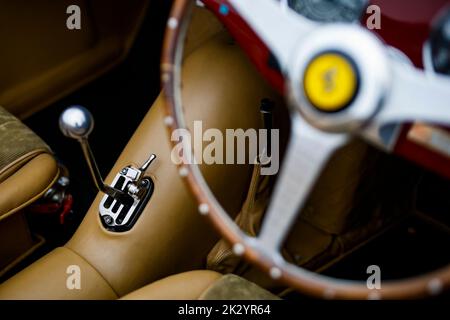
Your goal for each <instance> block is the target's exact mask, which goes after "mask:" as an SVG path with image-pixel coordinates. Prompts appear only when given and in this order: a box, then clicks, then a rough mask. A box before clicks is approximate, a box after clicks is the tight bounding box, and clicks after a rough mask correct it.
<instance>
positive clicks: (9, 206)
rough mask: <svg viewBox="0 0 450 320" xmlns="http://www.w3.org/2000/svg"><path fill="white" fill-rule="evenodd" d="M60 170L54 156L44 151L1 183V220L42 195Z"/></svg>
mask: <svg viewBox="0 0 450 320" xmlns="http://www.w3.org/2000/svg"><path fill="white" fill-rule="evenodd" d="M58 172H59V169H58V166H57V164H56V161H55V159H54V158H53V156H51V155H50V154H48V153H42V154H40V155H38V156H36V157H35V158H33V159H31V160H30V161H29V162H28V163H26V164H25V165H23V166H22V167H21V168H20V169H19V170H18V171H17V172H15V173H14V174H12V175H11V176H9V177H8V178H7V179H6V180H5V181H3V182H2V183H0V220H1V219H4V218H6V217H7V216H9V215H10V214H12V213H14V212H16V211H17V210H19V209H21V208H23V207H25V206H26V205H28V204H29V203H31V202H33V201H35V200H37V199H38V198H39V197H41V196H42V194H43V193H44V192H45V191H46V190H47V189H48V188H49V187H50V186H51V185H52V184H53V183H54V182H55V179H57V177H58Z"/></svg>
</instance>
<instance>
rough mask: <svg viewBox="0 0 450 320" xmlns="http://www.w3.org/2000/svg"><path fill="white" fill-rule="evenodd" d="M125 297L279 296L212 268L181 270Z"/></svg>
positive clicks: (167, 298) (187, 298)
mask: <svg viewBox="0 0 450 320" xmlns="http://www.w3.org/2000/svg"><path fill="white" fill-rule="evenodd" d="M122 299H123V300H277V299H279V298H278V297H277V296H275V295H273V294H272V293H270V292H268V291H266V290H264V289H263V288H261V287H259V286H257V285H256V284H254V283H251V282H250V281H247V280H245V279H243V278H241V277H238V276H236V275H232V274H228V275H222V274H220V273H217V272H214V271H209V270H197V271H189V272H184V273H179V274H176V275H173V276H170V277H167V278H164V279H162V280H159V281H156V282H154V283H152V284H149V285H147V286H145V287H143V288H141V289H138V290H136V291H134V292H131V293H130V294H127V295H126V296H124V297H123V298H122Z"/></svg>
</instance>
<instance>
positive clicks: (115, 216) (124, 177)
mask: <svg viewBox="0 0 450 320" xmlns="http://www.w3.org/2000/svg"><path fill="white" fill-rule="evenodd" d="M59 127H60V129H61V131H62V133H63V134H64V135H65V136H66V137H69V138H72V139H76V140H78V142H79V143H80V145H81V148H82V150H83V154H84V157H85V158H86V162H87V163H88V166H89V170H90V171H91V174H92V178H93V179H94V183H95V186H96V187H97V188H98V190H100V191H101V192H103V193H105V196H103V198H102V200H101V201H100V204H99V214H100V218H101V221H102V224H103V226H104V227H105V228H106V229H108V230H109V231H112V232H124V231H127V230H130V229H131V228H132V227H133V225H134V224H135V223H136V221H137V219H138V218H139V216H140V214H141V213H142V211H143V210H144V208H145V206H146V205H147V202H148V201H149V200H150V197H151V196H152V194H153V190H154V184H153V180H152V179H151V178H150V177H148V176H145V172H146V170H147V168H148V167H149V166H150V165H151V164H152V162H153V161H154V160H155V159H156V155H154V154H151V155H150V157H149V158H148V159H147V160H146V161H145V162H144V164H143V165H142V166H141V167H135V166H133V165H129V166H126V167H124V168H123V169H122V170H121V171H120V172H119V173H117V175H116V176H115V178H114V180H113V182H112V186H109V185H107V184H105V183H104V182H103V179H102V176H101V174H100V171H99V170H98V167H97V163H96V162H95V158H94V155H93V153H92V150H91V148H90V146H89V142H88V136H89V134H90V133H91V132H92V129H94V118H93V117H92V114H91V113H90V112H89V111H88V110H87V109H86V108H84V107H82V106H71V107H69V108H67V109H66V110H64V112H63V113H62V114H61V116H60V118H59Z"/></svg>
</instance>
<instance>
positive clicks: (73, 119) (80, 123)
mask: <svg viewBox="0 0 450 320" xmlns="http://www.w3.org/2000/svg"><path fill="white" fill-rule="evenodd" d="M59 128H60V130H61V132H62V133H63V134H64V135H65V136H66V137H68V138H72V139H76V140H78V142H79V143H80V145H81V149H82V150H83V154H84V157H85V159H86V162H87V164H88V166H89V171H90V172H91V175H92V178H93V180H94V183H95V186H96V187H97V189H98V190H100V191H101V192H103V193H105V194H107V195H109V196H111V197H113V198H114V199H118V200H120V201H121V202H124V203H129V202H132V201H133V199H132V198H131V196H130V195H128V194H127V193H126V192H123V191H122V190H119V189H116V188H114V187H111V186H109V185H107V184H105V183H104V182H103V179H102V176H101V174H100V171H99V170H98V166H97V163H96V161H95V158H94V154H93V153H92V150H91V147H90V146H89V141H88V137H89V134H90V133H91V132H92V130H93V129H94V118H93V117H92V114H91V113H90V112H89V110H87V109H86V108H85V107H82V106H71V107H69V108H67V109H66V110H64V112H63V113H62V114H61V116H60V118H59Z"/></svg>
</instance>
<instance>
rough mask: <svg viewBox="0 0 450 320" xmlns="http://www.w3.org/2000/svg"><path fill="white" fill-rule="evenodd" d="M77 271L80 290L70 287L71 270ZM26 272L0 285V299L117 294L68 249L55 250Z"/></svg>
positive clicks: (75, 297) (71, 297) (114, 297)
mask: <svg viewBox="0 0 450 320" xmlns="http://www.w3.org/2000/svg"><path fill="white" fill-rule="evenodd" d="M69 266H78V267H79V268H80V269H79V270H80V289H79V290H78V289H76V288H74V289H71V290H70V289H68V286H67V282H69V287H70V288H73V284H75V282H72V281H71V280H72V278H70V276H73V275H74V273H73V271H70V269H69V271H70V272H69V273H68V272H67V271H68V267H69ZM26 270H27V271H26V272H21V273H19V274H17V275H16V276H15V277H13V278H11V279H9V280H7V281H5V282H4V283H3V284H1V285H0V299H1V300H3V299H20V300H23V299H116V298H117V295H116V294H115V293H114V291H113V290H112V289H111V287H110V286H109V285H108V283H107V282H106V281H105V280H104V279H103V278H102V276H101V275H100V274H99V273H98V272H97V271H96V270H95V269H94V268H92V266H90V265H89V264H88V263H87V262H86V261H85V260H84V259H83V258H81V257H80V256H78V255H77V254H75V253H74V252H72V251H71V250H69V249H67V248H57V249H55V250H53V251H52V252H50V253H49V254H48V255H46V256H45V257H43V258H41V259H40V260H38V261H37V262H35V263H33V264H32V265H31V266H29V267H28V268H27V269H26Z"/></svg>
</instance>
